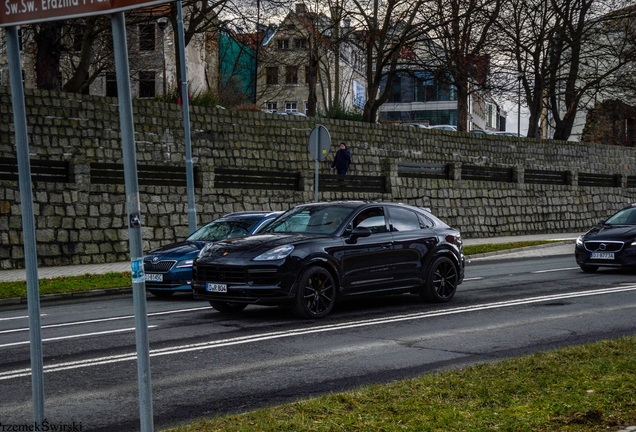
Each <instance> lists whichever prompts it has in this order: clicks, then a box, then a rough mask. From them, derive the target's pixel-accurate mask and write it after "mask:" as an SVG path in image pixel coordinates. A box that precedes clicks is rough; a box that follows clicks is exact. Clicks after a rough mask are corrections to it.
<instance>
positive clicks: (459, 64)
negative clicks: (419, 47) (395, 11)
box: [427, 0, 503, 131]
mask: <svg viewBox="0 0 636 432" xmlns="http://www.w3.org/2000/svg"><path fill="white" fill-rule="evenodd" d="M434 3H435V6H436V8H435V19H436V22H437V24H436V26H434V27H432V29H431V32H430V33H429V35H430V37H431V39H432V42H433V43H432V44H430V45H429V47H432V48H433V49H431V50H429V51H428V52H427V57H428V58H429V59H430V60H429V61H433V62H435V63H437V64H438V65H439V67H440V69H441V70H442V71H443V72H444V75H442V76H440V78H445V79H447V80H450V83H451V84H452V85H454V86H455V88H456V91H457V129H458V130H460V131H466V130H467V127H468V111H469V110H468V108H469V106H468V98H469V95H470V94H471V93H472V92H475V91H478V90H481V91H485V90H489V84H488V79H489V76H490V67H491V61H492V56H493V54H494V51H495V49H494V47H495V46H496V44H495V42H496V40H497V34H496V33H495V32H493V27H494V25H495V24H496V22H497V19H498V18H499V13H500V10H501V7H502V4H503V0H436V1H434ZM439 47H441V49H439Z"/></svg>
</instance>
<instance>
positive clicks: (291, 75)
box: [285, 66, 298, 84]
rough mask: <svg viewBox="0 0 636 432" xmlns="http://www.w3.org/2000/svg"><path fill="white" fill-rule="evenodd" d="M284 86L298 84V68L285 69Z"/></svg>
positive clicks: (288, 67)
mask: <svg viewBox="0 0 636 432" xmlns="http://www.w3.org/2000/svg"><path fill="white" fill-rule="evenodd" d="M285 84H298V67H296V66H287V68H286V69H285Z"/></svg>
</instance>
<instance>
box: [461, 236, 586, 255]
mask: <svg viewBox="0 0 636 432" xmlns="http://www.w3.org/2000/svg"><path fill="white" fill-rule="evenodd" d="M549 243H558V241H554V240H535V241H524V242H513V243H500V244H483V245H472V246H464V255H476V254H482V253H487V252H497V251H502V250H508V249H519V248H523V247H528V246H539V245H544V244H549ZM572 253H574V247H573V248H572Z"/></svg>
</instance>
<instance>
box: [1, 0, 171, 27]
mask: <svg viewBox="0 0 636 432" xmlns="http://www.w3.org/2000/svg"><path fill="white" fill-rule="evenodd" d="M169 1H172V0H0V27H6V26H16V25H22V24H33V23H38V22H43V21H56V20H62V19H69V18H80V17H84V16H92V15H102V14H107V13H115V12H121V11H125V10H130V9H138V8H142V7H146V6H153V5H156V4H161V3H167V2H169Z"/></svg>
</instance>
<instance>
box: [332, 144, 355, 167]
mask: <svg viewBox="0 0 636 432" xmlns="http://www.w3.org/2000/svg"><path fill="white" fill-rule="evenodd" d="M349 165H351V152H350V151H349V149H348V148H347V145H346V144H345V143H340V150H338V151H337V152H336V155H335V156H334V158H333V163H332V164H331V171H333V170H334V169H335V170H336V172H337V173H338V175H345V174H347V171H348V170H349Z"/></svg>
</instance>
